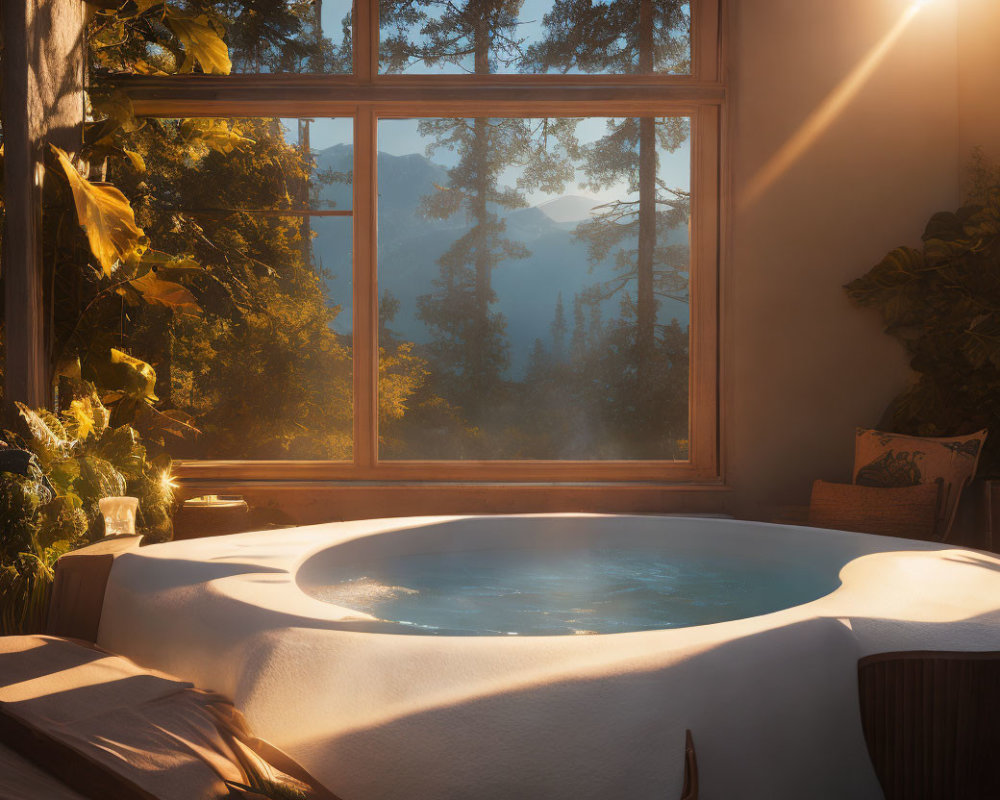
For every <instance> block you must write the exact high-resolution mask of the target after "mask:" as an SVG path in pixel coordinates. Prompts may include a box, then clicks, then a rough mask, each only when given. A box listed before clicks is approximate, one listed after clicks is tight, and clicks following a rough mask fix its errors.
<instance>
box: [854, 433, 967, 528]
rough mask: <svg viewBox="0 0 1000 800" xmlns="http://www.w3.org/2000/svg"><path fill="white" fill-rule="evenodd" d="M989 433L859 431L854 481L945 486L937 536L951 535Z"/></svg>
mask: <svg viewBox="0 0 1000 800" xmlns="http://www.w3.org/2000/svg"><path fill="white" fill-rule="evenodd" d="M985 439H986V431H985V430H982V431H979V432H977V433H970V434H969V435H967V436H950V437H946V438H934V439H932V438H928V437H925V436H905V435H903V434H901V433H887V432H885V431H874V430H867V429H865V428H858V430H857V436H856V438H855V440H854V483H856V484H858V485H861V486H876V487H883V488H886V487H899V486H915V485H916V484H919V483H933V482H934V481H937V480H940V481H941V482H942V484H943V485H942V497H941V505H940V512H939V515H938V521H937V526H936V531H935V535H936V536H937V538H938V539H940V540H941V541H944V540H945V539H947V537H948V533H949V532H950V530H951V524H952V522H953V521H954V519H955V511H956V510H957V509H958V500H959V498H960V497H961V495H962V489H963V488H964V487H965V484H967V483H968V482H969V481H970V480H972V476H973V475H975V474H976V465H977V464H978V463H979V453H980V452H981V451H982V449H983V441H985Z"/></svg>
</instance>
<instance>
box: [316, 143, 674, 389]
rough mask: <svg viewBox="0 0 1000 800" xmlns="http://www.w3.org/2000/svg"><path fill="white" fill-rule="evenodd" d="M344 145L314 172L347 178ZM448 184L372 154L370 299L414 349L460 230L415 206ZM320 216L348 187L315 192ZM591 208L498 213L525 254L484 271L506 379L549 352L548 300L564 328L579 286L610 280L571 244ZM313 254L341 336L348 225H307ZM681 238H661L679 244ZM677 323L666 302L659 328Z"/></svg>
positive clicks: (345, 324)
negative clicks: (425, 305) (489, 273)
mask: <svg viewBox="0 0 1000 800" xmlns="http://www.w3.org/2000/svg"><path fill="white" fill-rule="evenodd" d="M352 159H353V152H352V148H351V147H350V146H349V145H336V146H334V147H331V148H329V149H327V150H323V151H321V152H320V153H318V154H317V156H316V161H317V168H318V169H319V170H321V171H322V170H330V171H332V172H334V173H347V172H349V171H350V170H351V169H352V165H353V161H352ZM447 183H448V173H447V170H446V169H445V168H444V167H442V166H440V165H439V164H435V163H434V162H432V161H430V160H429V159H427V158H425V157H424V156H422V155H418V154H412V155H405V156H393V155H389V154H388V153H379V154H378V215H379V217H378V248H379V264H378V285H379V294H380V296H381V295H382V294H383V293H384V292H387V291H388V292H390V293H391V294H392V295H393V296H394V297H395V298H396V299H398V300H399V301H400V308H399V313H398V314H397V316H396V318H395V319H394V320H393V322H392V325H391V326H390V327H391V328H392V329H393V330H394V331H396V332H397V333H398V334H399V335H401V336H403V337H405V338H407V339H410V340H412V341H415V342H418V343H426V342H427V341H428V340H429V339H430V331H428V329H427V328H426V326H425V325H424V324H423V323H422V322H421V321H420V320H419V319H418V318H417V298H418V297H420V296H421V295H424V294H429V293H430V292H432V291H433V288H434V287H433V281H434V280H435V279H436V278H437V276H438V274H439V265H438V263H437V262H438V259H439V258H440V257H441V255H442V254H443V253H444V252H445V251H446V250H447V249H448V248H449V247H450V246H451V244H452V243H453V242H454V241H456V240H457V239H458V238H459V237H461V236H462V235H463V234H464V233H465V232H466V231H467V230H468V224H469V223H468V220H467V218H466V215H465V213H464V212H459V213H457V214H454V215H453V216H451V217H449V218H447V219H444V220H441V219H430V218H427V217H425V216H424V215H423V214H422V213H421V199H422V198H423V197H425V196H428V195H432V194H433V193H435V192H437V191H440V190H439V188H438V187H441V186H446V185H447ZM320 201H321V206H322V207H330V205H331V204H333V207H336V208H350V207H351V187H350V186H349V185H348V184H346V183H333V184H329V185H327V186H324V187H322V190H321V192H320ZM599 202H600V201H598V200H596V199H595V198H591V197H585V196H581V195H566V196H564V197H559V198H556V199H554V200H550V201H548V202H546V203H542V204H540V205H538V206H535V207H531V208H521V209H516V210H513V211H506V210H504V209H501V210H500V211H501V212H503V214H502V216H503V219H504V221H505V222H506V226H507V228H506V236H507V238H509V239H512V240H513V241H516V242H520V243H522V244H523V245H524V246H525V247H527V248H528V250H529V251H530V255H528V257H527V258H517V259H508V260H506V261H504V262H502V263H500V264H499V265H498V266H497V267H496V269H494V271H493V289H494V291H495V292H496V295H497V299H498V302H497V305H496V308H497V309H498V310H499V311H501V312H502V313H503V314H504V316H505V317H506V318H507V338H508V340H509V342H510V360H511V374H512V377H518V376H520V375H521V374H523V371H524V368H525V366H526V365H527V362H528V357H529V354H530V352H531V349H532V347H533V345H534V341H535V339H536V338H539V339H541V340H542V341H543V342H545V343H547V344H550V343H551V332H550V326H551V324H552V319H553V316H554V314H555V307H556V302H557V299H558V297H559V295H560V293H561V294H562V298H563V305H564V311H565V314H566V320H567V324H569V325H570V326H572V319H573V299H574V297H575V295H576V294H577V293H579V292H581V291H583V290H584V289H586V288H587V287H589V286H592V285H594V284H596V283H599V282H601V281H606V280H608V279H610V278H611V277H612V276H613V275H614V267H613V259H611V258H609V259H606V260H605V261H604V262H602V263H600V264H592V263H591V262H590V261H589V259H588V253H587V246H586V243H585V242H583V241H581V240H580V239H578V238H576V237H575V236H574V231H575V229H576V226H577V224H578V223H579V222H580V221H582V220H585V219H587V218H589V216H590V212H591V209H592V208H593V207H594V206H596V205H598V204H599ZM313 230H314V231H315V232H316V238H315V240H314V243H313V252H314V254H315V257H316V259H317V261H318V262H319V263H320V264H321V265H322V267H323V268H324V269H325V270H326V271H327V272H328V278H327V284H328V292H329V296H330V300H331V302H333V303H337V304H340V305H341V306H342V309H343V310H342V311H341V313H340V314H339V315H338V317H337V321H336V328H337V330H339V331H341V332H342V333H348V332H350V330H351V319H352V315H351V309H350V297H351V288H350V287H351V244H350V236H351V224H350V218H345V217H321V218H315V219H314V222H313ZM686 237H687V231H686V230H681V229H679V230H677V231H674V232H673V233H672V234H671V237H670V238H671V240H673V241H674V242H683V241H684V240H685V239H686ZM604 306H605V307H604V309H603V312H604V317H605V318H611V317H613V316H616V315H617V314H618V301H617V299H615V300H611V301H608V302H606V303H605V304H604ZM674 318H677V319H678V320H679V321H680V322H681V324H685V325H686V324H687V321H688V307H687V305H686V304H684V303H676V302H667V303H663V304H662V305H661V308H660V319H661V321H663V322H669V321H670V320H671V319H674Z"/></svg>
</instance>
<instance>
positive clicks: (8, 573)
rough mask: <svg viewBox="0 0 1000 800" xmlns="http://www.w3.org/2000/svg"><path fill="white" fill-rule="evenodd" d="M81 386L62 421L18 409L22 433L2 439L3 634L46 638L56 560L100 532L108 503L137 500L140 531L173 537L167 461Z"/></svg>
mask: <svg viewBox="0 0 1000 800" xmlns="http://www.w3.org/2000/svg"><path fill="white" fill-rule="evenodd" d="M64 385H65V382H64ZM75 387H76V389H77V392H76V396H73V394H70V395H69V398H68V402H67V404H66V405H65V407H64V408H63V410H62V411H60V412H59V413H52V412H50V411H47V410H44V409H41V410H32V409H29V408H27V407H26V406H23V405H20V404H19V405H18V410H19V411H20V420H19V422H20V423H21V425H20V427H21V428H22V430H21V431H3V432H2V433H0V440H2V441H0V532H2V533H0V633H2V634H10V633H26V632H38V631H40V630H42V628H43V627H44V623H45V613H46V608H47V599H48V592H49V588H50V585H51V582H52V578H53V566H54V564H55V562H56V560H57V559H58V558H59V557H60V556H61V555H62V554H63V553H65V552H67V551H69V550H72V549H74V548H76V547H80V546H82V545H85V544H88V543H90V542H92V541H94V540H95V539H97V538H99V537H100V536H102V535H103V533H104V530H103V524H104V521H103V517H102V516H101V514H100V511H99V509H98V502H99V500H100V499H101V498H102V497H108V496H112V495H124V494H130V495H132V496H135V497H138V498H139V512H138V517H137V519H136V528H137V532H138V533H142V534H144V535H145V537H146V540H147V541H150V540H151V541H162V540H164V539H168V538H170V535H171V521H170V512H171V507H172V504H173V486H172V484H171V481H170V460H169V458H167V457H166V456H157V457H155V458H149V457H147V453H146V449H145V447H144V445H143V444H142V442H141V440H140V438H139V435H138V433H137V432H136V431H135V429H134V428H132V427H131V426H129V425H119V426H117V427H114V426H112V425H111V424H110V414H109V413H108V410H107V409H106V408H105V406H104V405H103V404H102V403H101V401H100V399H99V398H98V396H97V394H96V392H94V391H93V387H92V386H89V385H88V384H86V383H84V382H78V383H77V384H76V385H75Z"/></svg>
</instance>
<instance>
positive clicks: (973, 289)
mask: <svg viewBox="0 0 1000 800" xmlns="http://www.w3.org/2000/svg"><path fill="white" fill-rule="evenodd" d="M922 239H923V242H922V245H921V246H920V247H919V248H912V247H905V246H904V247H897V248H896V249H894V250H892V251H891V252H890V253H889V254H888V255H886V257H885V258H883V259H882V260H881V261H880V262H879V263H878V264H876V265H875V266H874V267H873V268H872V269H871V270H869V272H868V273H867V274H866V275H864V276H862V277H860V278H858V279H857V280H854V281H852V282H851V283H849V284H847V286H846V287H845V288H846V289H847V293H848V295H849V296H850V297H851V299H852V300H854V301H855V302H856V303H858V304H859V305H862V306H866V307H870V308H875V309H877V310H878V311H879V313H880V314H881V315H882V318H883V320H884V321H885V326H886V332H887V333H889V334H891V335H892V336H895V337H896V338H897V339H899V340H900V341H901V342H902V343H903V345H904V346H905V347H906V349H907V351H908V352H909V354H910V356H911V360H910V366H911V367H912V368H913V370H914V372H915V373H916V376H915V380H914V381H913V382H912V383H911V384H910V385H909V386H908V387H907V388H906V389H905V390H904V391H903V393H902V394H900V395H899V396H898V397H897V398H896V399H895V400H894V401H893V402H892V404H891V405H890V406H889V408H888V409H887V410H886V412H885V415H884V417H883V419H882V421H881V422H880V424H879V425H880V427H882V428H884V429H887V430H892V431H896V432H899V433H908V434H914V435H919V436H953V435H961V434H967V433H972V432H974V431H977V430H981V429H983V428H987V429H989V430H990V433H991V435H990V436H989V437H988V438H987V440H986V443H985V446H984V449H983V453H982V456H981V458H980V462H979V475H980V476H981V477H998V476H1000V172H998V171H997V169H995V168H993V167H991V166H990V165H988V164H987V163H986V162H985V160H984V159H983V158H982V157H981V156H980V155H978V154H977V157H976V158H975V159H974V162H973V170H972V181H971V191H970V193H969V197H968V199H967V201H966V203H965V204H964V205H963V206H962V207H961V208H959V209H958V210H957V211H955V212H950V211H942V212H939V213H937V214H934V215H933V216H932V217H931V219H930V221H929V222H928V223H927V226H926V228H925V230H924V234H923V237H922Z"/></svg>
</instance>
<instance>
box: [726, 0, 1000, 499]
mask: <svg viewBox="0 0 1000 800" xmlns="http://www.w3.org/2000/svg"><path fill="white" fill-rule="evenodd" d="M982 1H983V3H985V4H989V5H994V6H995V5H997V4H996V3H995V2H994V0H982ZM956 2H957V0H936V2H934V3H932V4H930V5H928V6H926V7H924V8H923V9H921V10H920V12H919V13H916V14H914V15H913V16H912V19H911V20H910V22H909V23H908V24H907V25H906V27H905V29H904V30H903V31H902V33H901V34H900V35H899V36H898V38H897V39H896V40H895V41H894V42H893V43H892V45H891V47H889V48H888V50H887V51H886V53H885V57H884V59H883V60H881V62H879V63H878V64H877V65H876V66H875V67H874V69H873V70H872V71H871V73H870V75H869V76H868V77H867V79H866V80H865V82H864V83H863V85H862V86H860V88H859V89H858V92H857V94H856V95H854V96H852V97H851V98H850V99H849V100H848V101H847V102H846V103H845V104H843V108H842V110H841V111H840V112H839V113H838V114H837V115H836V116H835V118H834V119H833V121H832V122H831V124H830V125H829V127H828V128H826V129H825V130H824V131H822V132H821V133H820V134H819V135H818V136H817V137H816V138H815V139H814V140H813V141H812V142H811V144H810V145H809V146H808V148H806V149H804V150H803V151H802V153H801V157H800V158H799V159H798V160H797V161H795V163H793V164H791V166H790V167H789V168H788V169H787V170H786V171H785V172H784V173H783V174H781V175H780V177H777V178H776V179H775V180H774V181H773V182H772V183H771V184H770V185H769V186H766V187H763V188H761V187H759V186H758V185H757V184H756V183H755V181H756V178H757V176H759V173H760V170H761V169H762V168H765V166H766V165H767V164H768V162H769V160H770V159H772V158H773V157H774V156H775V154H776V153H778V152H779V151H780V150H781V148H782V147H783V146H784V145H786V143H788V142H789V141H790V140H791V141H794V140H795V138H794V137H795V135H796V131H797V130H798V129H799V128H800V127H801V126H802V125H803V123H805V122H807V120H809V119H810V117H811V115H813V114H814V112H815V111H816V110H817V109H820V108H822V107H823V103H824V101H825V99H826V98H828V97H829V96H830V95H831V93H833V92H835V90H836V89H837V87H838V85H840V84H841V82H842V81H844V79H845V78H846V77H847V76H849V75H851V74H852V71H854V70H855V69H856V68H857V67H858V65H859V64H861V63H863V62H864V61H865V59H866V57H867V56H868V55H869V54H871V53H872V52H873V50H874V49H876V48H877V47H878V45H879V44H880V42H882V41H883V39H884V37H886V36H887V34H889V32H890V31H892V29H893V28H894V26H895V25H896V24H897V23H898V22H899V20H900V19H901V18H902V17H903V16H904V15H905V14H906V13H907V9H908V8H910V5H911V3H910V0H836V2H815V1H814V0H808V1H807V2H803V0H733V2H731V3H730V7H731V12H732V15H731V19H730V24H731V28H730V30H731V38H730V43H731V45H732V51H731V61H730V63H731V65H732V87H733V106H732V114H731V118H730V119H731V124H732V131H731V150H730V157H731V158H730V164H731V166H732V190H733V198H734V201H733V212H732V217H731V224H730V232H731V238H730V243H729V254H728V258H727V259H726V263H725V265H724V276H723V286H724V297H723V303H724V306H723V307H724V312H723V318H724V326H725V331H724V353H723V374H724V395H723V398H724V400H723V405H724V409H725V411H724V434H723V440H724V443H725V461H726V479H727V483H728V484H729V485H730V486H731V487H732V488H733V494H732V497H731V504H730V509H731V510H732V511H734V512H736V513H738V514H741V515H746V516H751V517H752V516H767V515H768V514H769V513H771V507H773V506H775V505H784V504H802V503H806V502H808V493H809V488H810V485H811V483H812V481H813V480H814V479H815V478H825V479H828V480H840V481H846V480H849V477H850V468H851V461H852V449H853V431H854V428H855V427H856V426H858V425H874V424H876V423H877V422H878V420H879V417H880V416H881V414H882V411H883V410H884V408H885V407H886V405H887V403H888V402H889V400H890V399H891V398H892V397H893V395H894V394H896V393H897V392H898V391H899V389H900V388H901V387H902V386H904V385H905V381H906V380H907V374H908V370H907V367H906V363H905V357H904V354H903V352H902V349H901V348H900V347H899V346H898V345H897V344H896V343H895V341H894V340H893V339H891V338H890V337H888V336H885V335H884V334H883V333H882V332H881V329H880V325H879V320H878V318H877V317H876V315H875V314H874V313H872V312H867V311H862V310H859V309H858V308H855V307H854V306H852V305H851V304H850V303H849V302H848V300H847V298H846V296H845V294H844V292H843V290H842V289H841V286H842V285H843V284H844V283H846V282H847V281H849V280H851V279H852V278H854V277H857V276H859V275H861V274H863V273H864V272H865V271H866V270H867V269H868V268H869V267H870V266H872V265H873V264H875V263H876V262H877V261H878V260H879V259H880V258H881V257H882V256H883V255H884V254H885V253H886V252H887V251H888V250H889V249H891V248H892V247H895V246H897V245H900V244H904V243H909V244H915V243H917V242H918V241H919V236H920V233H921V230H922V228H923V224H924V222H925V221H926V220H927V218H928V217H929V216H930V214H931V213H933V212H934V211H937V210H940V209H943V208H949V207H952V206H954V205H955V204H956V202H957V201H958V197H959V176H960V162H963V161H964V157H962V158H960V155H961V149H962V146H963V145H962V143H961V142H960V135H959V119H958V117H959V114H958V104H959V81H958V63H959V60H958V35H957V16H958V15H957V9H956V5H955V3H956ZM994 41H997V40H994ZM967 83H968V91H969V93H970V94H972V93H974V91H975V90H974V89H973V87H972V82H971V81H969V82H967ZM992 97H996V94H995V93H994V94H993V95H992ZM970 102H971V101H970ZM754 187H757V193H756V194H755V195H754V194H753V192H754V191H755V188H754Z"/></svg>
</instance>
